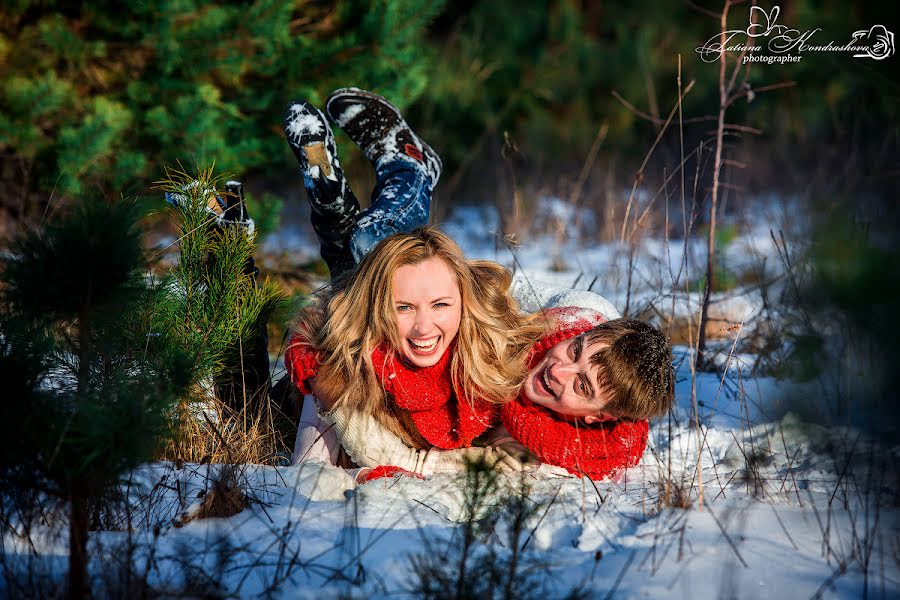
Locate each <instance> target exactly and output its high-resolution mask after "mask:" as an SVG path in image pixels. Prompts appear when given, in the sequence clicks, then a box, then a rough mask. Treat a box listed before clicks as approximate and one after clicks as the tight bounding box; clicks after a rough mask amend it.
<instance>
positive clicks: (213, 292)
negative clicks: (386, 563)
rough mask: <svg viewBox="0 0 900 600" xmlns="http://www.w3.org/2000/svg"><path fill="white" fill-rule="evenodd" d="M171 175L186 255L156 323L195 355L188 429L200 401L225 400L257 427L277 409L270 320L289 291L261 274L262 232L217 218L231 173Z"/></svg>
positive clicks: (169, 279)
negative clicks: (257, 255) (272, 400)
mask: <svg viewBox="0 0 900 600" xmlns="http://www.w3.org/2000/svg"><path fill="white" fill-rule="evenodd" d="M167 175H168V177H167V179H166V180H164V181H161V182H159V184H158V187H159V189H161V190H163V191H168V192H175V193H178V194H179V195H180V197H181V200H180V201H179V205H178V206H177V207H173V208H172V209H171V214H172V217H173V219H174V220H175V221H176V223H177V224H178V230H179V237H178V242H177V246H178V249H179V250H180V259H179V262H178V264H177V265H176V266H175V267H174V268H173V269H172V270H171V271H170V272H169V273H168V274H166V275H165V276H164V277H163V278H162V279H161V280H160V281H159V282H158V283H157V284H156V285H155V287H156V290H157V299H156V309H155V313H154V316H153V325H152V327H153V328H158V329H159V330H161V331H166V332H169V333H168V336H169V339H168V341H167V343H169V344H172V345H174V346H175V347H177V348H180V349H182V350H183V351H185V352H187V353H189V354H190V355H191V356H192V358H193V361H194V365H195V371H194V373H195V377H194V381H193V383H192V386H191V392H190V393H189V394H186V395H185V396H184V397H183V398H182V399H181V401H180V402H179V405H178V412H179V413H180V414H181V415H182V416H183V417H184V421H183V422H184V423H185V425H187V427H186V428H185V430H182V431H181V433H180V435H183V436H187V432H188V431H191V430H193V428H192V427H191V425H193V424H194V423H192V419H195V417H192V416H191V415H192V414H193V413H195V412H196V410H194V409H193V408H192V404H193V403H196V402H199V403H200V405H201V406H202V405H203V404H204V403H209V402H214V403H219V404H218V407H219V408H224V409H225V411H226V412H228V413H229V415H231V416H234V415H241V417H242V418H241V422H242V425H241V426H242V427H244V428H247V426H248V425H247V422H248V421H249V422H250V423H249V424H250V426H252V425H253V423H258V420H259V418H260V417H261V416H263V413H265V414H266V415H269V416H271V412H270V411H269V409H270V407H269V399H268V395H267V392H268V387H269V368H268V364H269V363H268V355H267V352H268V349H267V345H266V323H267V322H268V321H269V320H270V319H271V318H272V316H273V314H275V313H276V311H278V310H279V309H280V308H282V307H284V306H285V303H286V297H285V294H284V292H283V291H282V290H281V288H280V287H279V286H278V284H277V283H276V282H275V281H273V280H271V279H269V278H268V277H266V278H265V279H263V280H262V281H260V282H257V280H256V269H255V266H254V263H253V253H254V250H255V248H256V243H255V242H256V235H255V234H254V233H252V232H250V231H248V230H247V229H246V228H245V227H243V226H240V225H234V224H231V225H228V224H221V223H216V222H215V218H214V217H213V216H212V215H211V214H210V212H209V210H208V209H207V202H208V199H209V190H216V189H219V190H220V191H218V192H217V193H218V194H220V195H222V194H224V193H225V192H222V191H221V188H222V187H223V186H222V185H221V181H222V179H224V177H214V176H213V169H212V168H206V169H203V168H201V169H199V174H198V175H197V176H196V177H194V176H193V175H189V174H188V173H186V172H184V171H180V170H175V171H169V172H167ZM210 382H212V384H213V385H209V383H210ZM211 392H212V394H211ZM209 426H210V427H212V426H213V425H212V424H209ZM211 435H213V434H211ZM176 445H179V444H176ZM180 446H181V447H183V448H186V449H187V450H188V452H187V454H179V455H178V456H177V458H181V459H185V460H201V459H202V457H203V456H204V455H205V454H206V452H205V451H203V450H199V449H198V448H197V445H196V444H195V443H191V442H189V441H185V443H183V444H180ZM198 450H199V451H200V454H199V456H198V455H197V451H198ZM166 456H167V457H168V458H174V457H173V456H169V455H168V454H166ZM236 458H237V457H235V458H232V459H231V460H230V462H234V460H236Z"/></svg>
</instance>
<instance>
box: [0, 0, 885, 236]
mask: <svg viewBox="0 0 900 600" xmlns="http://www.w3.org/2000/svg"><path fill="white" fill-rule="evenodd" d="M663 6H664V8H663ZM705 6H706V8H707V9H709V10H712V11H718V10H720V9H721V3H713V4H711V5H710V4H709V3H705ZM748 6H749V5H739V6H735V7H733V8H732V10H731V12H730V16H729V22H728V26H729V27H730V28H735V29H739V28H743V27H746V25H747V23H748V10H749V9H748ZM884 10H887V9H885V8H884V7H882V6H879V5H872V6H869V5H858V6H857V5H853V4H852V3H841V2H838V1H837V0H825V1H824V2H823V1H820V0H799V1H798V2H795V3H792V5H791V7H790V10H789V11H788V10H785V11H783V12H782V15H781V17H780V23H782V24H785V25H787V26H788V27H792V28H797V29H799V30H812V29H815V28H821V32H820V33H818V34H816V38H815V40H814V41H821V42H822V43H824V42H825V41H826V40H828V39H831V38H834V39H835V41H836V42H838V43H841V42H843V41H844V39H843V38H844V37H845V36H849V35H850V34H851V33H852V32H853V31H854V30H856V29H862V28H865V27H868V26H869V25H871V24H873V23H877V22H885V21H884V19H883V18H882V17H884V15H883V12H884ZM717 29H718V23H717V20H715V19H710V18H709V17H708V16H707V15H705V14H703V13H701V12H700V11H699V10H698V9H697V8H696V7H695V5H693V4H692V3H683V2H673V3H665V4H664V5H660V4H659V3H658V2H653V1H651V0H638V1H636V2H630V3H579V2H574V1H573V0H532V1H529V2H521V1H520V0H492V1H487V0H480V1H476V2H464V3H451V2H446V1H445V0H428V1H426V2H419V1H415V0H341V1H339V2H336V3H323V2H316V1H314V0H291V1H288V2H283V1H280V0H257V1H254V2H242V3H230V2H221V1H208V0H165V1H162V2H153V3H146V2H138V3H126V4H121V5H114V4H112V3H108V2H93V3H87V2H80V3H79V2H76V3H63V2H57V1H41V2H38V1H37V0H20V1H18V2H16V3H14V4H9V3H6V4H5V5H4V7H3V8H0V157H2V159H0V160H2V163H0V167H2V169H0V173H2V177H3V178H4V179H5V180H6V183H8V184H15V185H13V186H11V187H12V188H13V189H15V190H16V193H15V194H11V195H10V196H11V198H19V197H31V198H34V197H38V198H41V199H42V201H46V199H47V194H46V192H47V191H49V190H51V189H56V191H57V193H58V194H75V193H78V192H80V191H83V190H99V191H100V192H102V193H103V194H105V195H106V196H108V197H115V196H116V195H118V194H119V193H121V192H123V191H124V192H125V193H132V192H136V191H143V190H144V186H145V182H146V181H150V180H154V179H158V178H159V177H160V176H161V175H162V173H161V169H162V163H161V162H160V160H159V157H165V160H166V161H171V162H174V161H176V160H181V161H182V162H186V163H190V162H194V161H198V162H208V161H210V160H211V159H212V158H213V157H215V159H216V161H217V164H218V165H219V166H220V167H221V168H223V169H224V170H226V171H229V172H235V173H240V174H241V175H242V176H245V175H247V174H262V175H271V174H274V173H279V174H283V173H290V172H292V170H293V169H294V168H295V167H294V162H293V157H292V155H291V153H290V152H289V151H288V148H287V146H286V144H285V143H284V139H283V134H282V133H281V127H280V124H281V119H282V115H283V110H284V107H285V106H286V105H287V104H288V103H289V101H290V100H292V99H293V98H305V99H308V100H309V101H311V102H313V103H314V104H319V105H321V104H322V102H323V100H324V98H325V96H326V95H327V93H328V92H329V91H330V90H332V89H334V88H336V87H343V86H347V85H357V86H360V87H366V88H370V89H374V90H375V91H378V92H380V93H382V94H384V95H386V96H388V97H389V98H390V99H391V100H392V101H393V102H395V103H396V104H397V105H398V106H399V107H400V108H401V109H403V110H408V112H409V113H410V121H411V122H412V123H414V124H415V125H416V127H417V129H419V130H420V131H421V132H422V133H423V136H424V137H425V138H426V139H427V140H428V141H429V142H430V143H431V144H432V145H433V146H434V147H435V148H436V149H438V150H439V151H440V153H441V154H442V156H443V157H444V162H445V165H446V167H447V172H448V173H451V172H452V171H453V170H454V168H455V167H456V166H458V165H460V164H469V165H472V164H478V163H477V162H476V161H474V160H471V158H472V157H473V156H477V157H479V158H490V159H491V160H497V159H498V156H499V142H498V141H497V140H502V136H503V132H505V131H508V132H509V133H510V136H511V138H512V139H514V140H516V141H517V142H518V144H519V146H520V150H521V152H522V154H523V155H524V156H525V157H526V158H527V159H528V160H529V161H531V162H532V164H534V165H537V166H544V165H550V166H555V167H556V168H557V169H558V170H562V172H563V173H570V172H571V169H572V167H573V164H574V165H578V164H581V162H582V161H583V160H584V157H585V154H586V152H587V149H588V148H589V147H590V144H591V142H592V141H593V138H594V135H595V134H596V132H597V130H598V127H599V126H600V124H601V123H604V122H606V123H608V125H609V134H608V136H607V139H606V142H605V146H604V154H610V153H613V154H617V155H619V156H622V157H625V158H626V159H632V160H635V159H639V158H641V157H643V155H644V154H645V153H646V151H647V148H648V145H649V143H650V141H651V140H652V139H653V138H654V137H655V136H656V134H657V132H658V125H657V124H654V123H651V122H649V121H648V120H646V119H644V118H642V117H640V116H638V115H636V114H635V113H634V112H633V111H631V110H629V109H626V108H624V107H623V106H622V104H621V103H620V102H619V101H618V100H616V99H615V98H614V97H613V95H612V93H611V92H612V91H616V92H618V93H619V94H621V96H622V97H624V98H626V99H627V100H628V101H629V102H630V103H631V104H633V105H634V106H635V107H636V108H637V109H638V110H640V111H643V112H645V113H651V114H654V113H655V114H658V115H659V116H661V117H663V118H664V117H665V116H666V114H667V112H668V109H669V108H670V107H671V106H672V105H673V103H674V100H675V97H676V88H675V77H676V72H677V69H678V64H679V57H680V59H681V65H682V80H683V83H684V85H687V83H688V82H689V81H695V86H694V88H693V91H692V92H691V93H690V94H689V95H688V96H687V97H686V98H685V103H684V116H685V118H686V119H696V118H698V117H704V116H708V115H710V114H712V113H713V112H715V109H716V107H717V106H718V97H717V94H718V90H717V85H716V78H717V74H718V69H717V65H716V64H708V63H704V62H702V61H701V60H700V59H699V57H698V56H697V54H696V52H694V49H695V48H696V47H697V46H698V45H699V44H701V43H703V42H704V41H706V40H708V39H709V38H710V37H711V36H712V35H714V34H715V33H716V31H717ZM498 32H502V35H501V34H498ZM892 64H893V63H892V61H891V60H885V61H877V62H875V61H868V62H865V61H861V60H859V59H852V58H851V57H849V56H847V55H846V54H843V53H831V52H819V53H814V54H813V53H810V54H809V55H808V56H805V58H804V60H801V61H800V62H798V63H794V64H786V65H755V66H754V67H753V68H752V69H751V70H750V72H749V75H750V79H749V81H748V83H749V84H750V85H751V87H752V88H753V89H759V88H761V87H763V86H767V85H771V84H776V83H780V82H783V81H792V82H795V83H796V86H794V87H793V88H791V89H784V90H778V91H774V92H766V93H759V94H757V96H756V99H755V100H754V101H753V102H752V103H751V102H745V101H743V100H742V101H739V102H737V103H735V104H734V105H732V106H731V107H730V108H729V121H730V122H734V123H741V124H745V125H749V126H752V127H757V128H760V129H762V130H764V131H765V135H767V136H772V137H773V138H775V142H776V143H777V146H778V148H780V149H783V150H781V152H782V153H783V154H779V153H778V152H775V153H773V154H772V156H771V158H769V159H767V160H770V161H771V162H773V163H774V164H779V159H782V158H785V157H786V156H787V153H790V158H792V159H800V158H804V157H805V158H807V160H808V161H815V163H814V164H820V163H821V160H822V159H821V156H822V154H823V149H827V146H829V145H832V146H835V147H837V148H839V149H840V151H838V152H835V153H834V154H835V155H836V156H843V154H842V153H844V152H846V146H847V145H848V144H851V143H852V144H857V145H859V148H858V149H857V148H856V147H855V146H854V149H853V152H854V156H859V157H860V159H859V160H860V161H862V164H867V163H866V160H867V159H872V161H875V160H876V159H877V160H883V159H879V156H881V155H880V154H878V153H879V152H881V150H880V147H881V142H882V141H883V140H884V132H885V131H886V129H885V124H890V123H896V122H897V119H898V106H900V103H898V102H897V101H896V89H895V87H894V86H892V79H891V73H890V68H891V65H892ZM860 107H865V110H861V109H860ZM708 126H709V123H708V122H705V121H695V124H692V125H687V126H686V128H685V136H686V137H685V142H686V143H685V146H686V148H688V149H690V148H693V147H695V146H696V144H697V143H698V142H699V141H700V140H702V139H706V138H707V137H708ZM676 144H677V138H676V136H675V128H672V131H671V132H670V135H669V136H668V137H667V138H666V139H664V140H663V143H662V144H661V145H660V148H659V155H660V156H661V157H662V158H663V159H664V160H665V161H666V162H667V163H668V164H670V165H671V164H673V161H675V160H676V158H675V157H676V155H677V152H676V150H675V148H676V147H677V146H676ZM825 154H828V152H827V151H826V152H825ZM352 156H353V158H354V160H358V159H359V157H358V154H352ZM763 160H764V157H756V159H755V161H754V162H755V163H758V162H762V161H763ZM467 161H468V163H467ZM345 162H347V161H345ZM349 162H350V163H351V164H350V165H349V167H350V169H349V171H350V172H351V173H352V172H353V171H354V169H353V165H352V163H353V161H352V160H351V161H349ZM870 162H871V161H870ZM779 168H780V166H779ZM472 171H477V172H478V173H481V172H482V170H481V169H475V168H472ZM535 171H537V170H536V169H535ZM538 175H541V174H540V173H538ZM479 183H482V184H483V182H479ZM20 190H21V191H20ZM37 191H40V192H42V194H41V195H40V196H36V195H35V192H37ZM491 192H493V190H491ZM27 193H30V194H31V196H28V195H27ZM3 202H4V203H5V204H6V205H7V206H10V207H12V208H10V210H12V211H13V212H15V213H16V214H18V211H19V210H20V209H19V208H18V205H16V204H15V203H13V202H12V199H4V200H3ZM25 212H29V211H27V210H26V211H25ZM42 212H43V210H42V207H41V206H36V207H33V208H32V209H31V210H30V214H31V216H32V217H35V218H36V217H38V216H39V215H40V214H42ZM25 216H27V215H25Z"/></svg>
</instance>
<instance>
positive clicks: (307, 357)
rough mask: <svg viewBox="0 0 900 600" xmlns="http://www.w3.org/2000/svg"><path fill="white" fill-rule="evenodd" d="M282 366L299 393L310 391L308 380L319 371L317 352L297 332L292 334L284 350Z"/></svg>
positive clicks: (309, 392)
mask: <svg viewBox="0 0 900 600" xmlns="http://www.w3.org/2000/svg"><path fill="white" fill-rule="evenodd" d="M284 367H285V369H286V370H287V374H288V377H290V378H291V381H292V382H294V385H296V386H297V389H299V390H300V392H301V393H303V394H311V393H312V390H311V389H310V387H309V380H310V379H312V378H313V377H315V376H316V373H318V372H319V354H318V352H316V351H315V350H313V348H312V346H310V345H309V344H308V343H307V342H306V341H304V340H303V338H302V337H301V336H300V335H298V334H294V336H293V337H292V338H291V343H290V344H289V345H288V348H287V350H285V352H284Z"/></svg>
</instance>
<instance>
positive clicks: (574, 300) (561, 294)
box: [510, 275, 622, 321]
mask: <svg viewBox="0 0 900 600" xmlns="http://www.w3.org/2000/svg"><path fill="white" fill-rule="evenodd" d="M510 294H511V295H512V297H513V298H515V299H516V302H518V303H519V308H521V309H522V310H523V311H524V312H527V313H535V312H538V311H539V310H542V309H548V308H560V307H564V306H577V307H579V308H589V309H592V310H595V311H597V312H599V313H600V314H601V315H603V316H604V317H605V318H606V320H607V321H610V320H612V319H618V318H621V316H622V314H621V313H620V312H619V311H618V310H616V307H615V306H613V303H612V302H610V301H609V300H607V299H606V298H604V297H603V296H601V295H600V294H596V293H594V292H589V291H586V290H573V289H568V288H561V287H556V286H553V285H548V284H546V283H541V282H539V281H532V280H530V279H528V278H526V277H523V276H522V275H516V276H515V277H514V278H513V282H512V286H511V287H510Z"/></svg>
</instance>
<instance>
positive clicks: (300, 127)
mask: <svg viewBox="0 0 900 600" xmlns="http://www.w3.org/2000/svg"><path fill="white" fill-rule="evenodd" d="M284 133H285V136H286V137H287V142H288V145H289V146H290V147H291V150H292V151H293V152H294V156H295V157H296V158H297V162H298V163H299V165H300V172H301V174H302V175H303V184H304V185H305V187H306V195H307V198H308V199H309V204H310V207H311V209H312V215H311V217H310V221H311V222H312V226H313V229H314V230H315V232H316V235H317V236H318V238H319V244H320V245H321V254H322V259H323V260H324V261H325V263H326V264H327V265H328V270H329V271H330V273H331V278H332V279H334V278H336V277H337V276H338V275H340V274H341V273H343V272H344V271H346V270H348V269H350V268H352V267H353V265H354V261H353V256H352V255H351V254H350V251H349V250H348V247H347V240H348V238H349V236H350V232H351V230H352V229H353V226H354V225H355V224H356V220H357V219H358V218H359V200H357V199H356V196H354V195H353V191H352V190H351V189H350V186H349V185H348V184H347V178H346V177H344V170H343V169H342V168H341V163H340V161H339V160H338V156H337V146H336V145H335V143H334V134H333V133H332V131H331V127H330V126H329V125H328V121H326V120H325V116H324V115H323V114H322V112H321V111H320V110H319V109H317V108H316V107H315V106H313V105H312V104H310V103H309V102H305V101H302V100H300V101H296V102H292V103H291V105H290V106H288V109H287V113H286V114H285V117H284Z"/></svg>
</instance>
